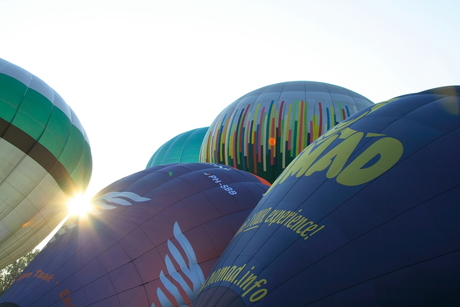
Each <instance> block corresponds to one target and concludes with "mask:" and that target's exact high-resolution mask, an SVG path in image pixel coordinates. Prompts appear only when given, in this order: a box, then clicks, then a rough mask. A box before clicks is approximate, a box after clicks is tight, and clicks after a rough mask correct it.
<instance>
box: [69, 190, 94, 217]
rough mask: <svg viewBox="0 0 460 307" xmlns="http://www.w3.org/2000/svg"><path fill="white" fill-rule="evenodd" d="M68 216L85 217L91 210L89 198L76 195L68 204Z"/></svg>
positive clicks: (83, 195)
mask: <svg viewBox="0 0 460 307" xmlns="http://www.w3.org/2000/svg"><path fill="white" fill-rule="evenodd" d="M68 206H69V210H70V215H86V214H87V213H89V212H90V211H91V209H92V205H91V201H90V198H89V197H88V196H87V195H85V194H77V195H76V196H75V197H74V198H72V199H71V200H69V202H68Z"/></svg>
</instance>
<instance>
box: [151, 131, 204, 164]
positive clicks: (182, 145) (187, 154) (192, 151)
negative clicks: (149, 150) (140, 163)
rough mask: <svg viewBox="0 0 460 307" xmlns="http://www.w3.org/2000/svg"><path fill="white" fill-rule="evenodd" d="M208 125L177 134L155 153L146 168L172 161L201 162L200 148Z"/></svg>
mask: <svg viewBox="0 0 460 307" xmlns="http://www.w3.org/2000/svg"><path fill="white" fill-rule="evenodd" d="M206 131H208V127H204V128H197V129H193V130H190V131H187V132H184V133H181V134H179V135H176V136H175V137H173V138H172V139H170V140H169V141H167V142H166V143H164V144H163V145H162V146H161V147H160V148H158V150H157V151H156V152H155V153H154V154H153V156H152V157H151V158H150V160H149V162H148V163H147V166H146V168H149V167H152V166H157V165H164V164H170V163H196V162H200V161H199V160H200V159H199V157H200V148H201V143H202V142H203V138H204V136H205V134H206Z"/></svg>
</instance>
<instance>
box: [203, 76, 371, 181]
mask: <svg viewBox="0 0 460 307" xmlns="http://www.w3.org/2000/svg"><path fill="white" fill-rule="evenodd" d="M370 105H373V102H372V101H370V100H369V99H367V98H365V97H363V96H361V95H359V94H357V93H355V92H353V91H350V90H348V89H345V88H343V87H340V86H336V85H332V84H327V83H322V82H313V81H294V82H284V83H278V84H273V85H269V86H265V87H262V88H260V89H257V90H255V91H252V92H250V93H248V94H246V95H244V96H242V97H241V98H239V99H237V100H236V101H235V102H233V103H232V104H230V105H229V106H228V107H227V108H225V109H224V110H223V111H222V112H221V113H220V114H219V115H218V116H217V118H216V119H215V120H214V122H213V123H212V125H211V126H210V127H209V130H208V132H207V134H206V136H205V138H204V141H203V145H202V147H201V153H200V161H201V162H210V163H220V164H225V165H229V166H232V167H235V168H237V169H241V170H245V171H249V172H251V173H254V174H256V175H258V176H261V177H262V178H264V179H266V180H268V181H270V182H273V181H274V180H275V179H276V178H277V177H278V175H279V174H281V172H282V171H283V170H284V169H285V168H286V166H287V165H288V164H289V163H290V162H291V161H292V160H294V158H295V157H296V156H297V155H298V154H299V153H300V152H301V151H302V150H303V149H304V148H305V147H307V146H308V145H309V144H310V143H311V142H313V141H314V140H316V139H317V138H318V137H319V136H320V135H322V134H323V133H325V132H326V131H328V130H329V129H331V128H332V127H334V126H335V125H336V124H338V123H339V122H341V121H343V120H344V119H346V118H347V117H349V116H350V115H352V114H354V113H355V112H357V111H358V110H361V109H363V108H365V107H368V106H370Z"/></svg>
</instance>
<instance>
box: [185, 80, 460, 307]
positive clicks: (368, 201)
mask: <svg viewBox="0 0 460 307" xmlns="http://www.w3.org/2000/svg"><path fill="white" fill-rule="evenodd" d="M459 93H460V87H459V86H455V87H444V88H438V89H432V90H428V91H425V92H421V93H417V94H411V95H405V96H401V97H398V98H395V99H392V100H389V101H387V102H383V103H380V104H377V105H375V106H372V107H369V108H367V109H364V110H362V111H360V112H358V113H356V114H355V115H353V116H352V117H350V118H349V119H347V120H346V121H344V122H342V123H341V124H339V125H337V126H336V127H334V128H333V129H332V130H330V131H329V132H328V133H326V134H325V135H323V136H322V137H320V138H319V139H318V140H317V141H315V142H314V143H312V144H311V145H310V146H308V147H307V148H306V149H305V150H304V151H303V152H302V153H301V154H300V155H299V156H298V157H297V158H296V159H295V160H294V161H293V162H292V163H291V164H290V165H289V167H288V168H287V169H286V170H285V171H284V172H283V173H282V174H281V175H280V176H279V177H278V179H277V180H276V181H275V182H274V183H273V185H272V187H271V188H270V189H269V191H268V192H267V193H266V195H265V196H264V197H263V198H262V200H261V201H260V202H259V204H258V205H257V207H256V208H255V209H254V211H253V212H252V213H251V215H250V216H249V217H248V219H247V220H246V221H245V222H244V224H243V226H242V227H241V228H240V230H239V232H238V233H237V234H236V236H235V237H234V239H233V240H232V242H231V243H230V244H229V246H228V247H227V249H226V250H225V252H224V254H223V255H222V256H221V258H220V259H219V261H218V263H217V264H216V266H215V267H214V269H213V271H212V272H211V273H210V275H209V277H208V279H207V280H206V282H205V284H204V286H203V287H202V290H201V292H200V293H199V294H198V296H197V298H196V299H195V300H194V304H193V306H194V307H202V306H233V307H236V306H264V307H265V306H457V305H458V304H459V302H460V291H458V289H459V288H460V240H459V239H458V238H459V237H460V223H459V222H458V221H459V220H460V206H459V199H460V162H459V160H458V153H459V149H460V99H459Z"/></svg>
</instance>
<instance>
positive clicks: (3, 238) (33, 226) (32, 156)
mask: <svg viewBox="0 0 460 307" xmlns="http://www.w3.org/2000/svg"><path fill="white" fill-rule="evenodd" d="M0 136H1V138H0V143H1V144H0V268H2V267H4V266H6V265H8V264H9V263H11V262H13V261H14V260H16V259H17V258H19V257H21V256H23V255H24V254H25V253H27V252H29V251H30V250H32V249H33V248H34V247H35V246H36V245H38V244H39V243H40V242H41V241H42V240H43V239H45V237H46V236H48V235H49V234H50V233H51V231H52V230H53V229H54V228H56V226H57V225H58V224H59V223H60V222H61V221H62V220H63V219H64V218H65V217H66V216H67V214H68V208H67V205H66V202H67V200H68V199H69V198H71V197H73V196H74V195H75V194H76V193H79V192H84V190H85V189H86V187H87V185H88V182H89V179H90V175H91V169H92V159H91V151H90V146H89V142H88V137H87V135H86V133H85V130H84V129H83V127H82V125H81V124H80V122H79V120H78V118H77V116H76V115H75V113H74V112H73V111H72V109H71V108H70V107H69V106H68V105H67V104H66V103H65V102H64V100H63V99H62V98H61V96H59V95H58V94H57V93H56V92H55V91H54V90H53V89H52V88H50V87H49V86H48V85H47V84H46V83H44V82H43V81H42V80H40V79H39V78H37V77H36V76H34V75H32V74H30V73H29V72H27V71H25V70H24V69H22V68H20V67H18V66H16V65H13V64H11V63H9V62H7V61H5V60H3V59H0Z"/></svg>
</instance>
